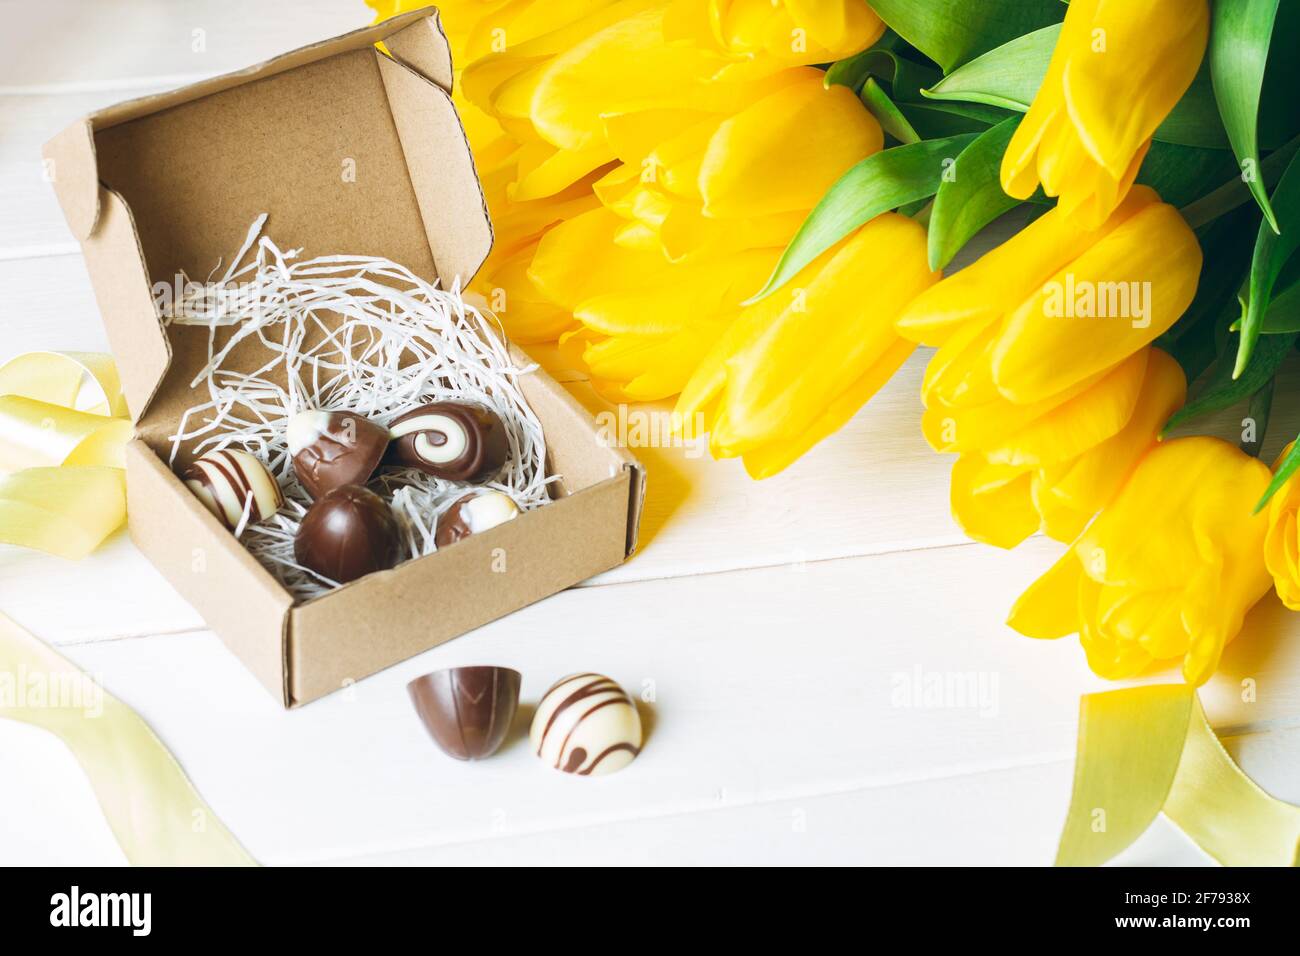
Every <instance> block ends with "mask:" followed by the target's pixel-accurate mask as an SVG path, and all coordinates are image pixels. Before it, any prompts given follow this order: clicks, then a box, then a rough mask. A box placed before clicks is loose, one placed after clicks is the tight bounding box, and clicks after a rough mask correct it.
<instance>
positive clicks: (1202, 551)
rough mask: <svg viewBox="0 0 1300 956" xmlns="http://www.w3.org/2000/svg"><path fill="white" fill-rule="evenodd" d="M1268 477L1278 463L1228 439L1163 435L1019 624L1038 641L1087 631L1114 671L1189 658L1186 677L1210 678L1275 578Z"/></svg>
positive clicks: (1128, 672) (1028, 604)
mask: <svg viewBox="0 0 1300 956" xmlns="http://www.w3.org/2000/svg"><path fill="white" fill-rule="evenodd" d="M1268 483H1269V470H1268V468H1267V466H1265V465H1264V464H1263V463H1261V462H1260V461H1258V460H1257V459H1255V458H1251V457H1250V456H1249V455H1246V454H1244V453H1242V452H1240V451H1238V450H1237V449H1236V448H1235V447H1233V446H1232V445H1229V444H1228V443H1227V442H1224V441H1220V440H1219V439H1217V438H1205V437H1196V438H1180V439H1175V440H1173V441H1168V442H1162V443H1161V444H1159V445H1157V446H1156V447H1155V448H1154V449H1153V450H1152V451H1151V452H1150V453H1149V454H1148V455H1147V456H1146V457H1145V458H1143V459H1142V461H1141V462H1140V463H1139V464H1138V466H1137V469H1136V470H1135V471H1134V472H1133V475H1132V477H1130V478H1129V480H1128V482H1127V483H1126V484H1125V485H1124V487H1123V488H1122V489H1121V491H1120V493H1119V496H1118V497H1117V498H1116V499H1115V501H1114V502H1113V503H1112V504H1111V505H1110V506H1108V507H1107V508H1106V509H1105V510H1104V511H1102V513H1101V515H1100V516H1099V517H1098V518H1097V520H1096V521H1095V522H1093V524H1092V525H1091V526H1090V527H1089V528H1088V530H1087V531H1085V532H1084V533H1083V535H1082V536H1081V537H1080V538H1079V540H1078V541H1076V542H1075V543H1074V544H1073V545H1072V546H1071V548H1070V550H1069V551H1067V552H1066V554H1065V555H1064V557H1062V558H1061V560H1060V561H1058V562H1057V563H1056V564H1055V565H1054V566H1053V567H1052V568H1051V570H1049V571H1048V572H1047V573H1046V574H1045V575H1043V576H1042V577H1041V578H1039V579H1038V581H1036V582H1035V583H1034V584H1033V585H1031V586H1030V587H1029V589H1028V590H1027V591H1025V593H1024V594H1023V595H1021V597H1020V599H1019V600H1018V601H1017V602H1016V604H1015V607H1013V608H1012V610H1011V616H1010V618H1009V620H1008V623H1009V624H1010V625H1011V626H1012V627H1013V628H1015V629H1016V630H1017V631H1019V632H1020V633H1022V634H1025V635H1026V636H1029V637H1038V638H1057V637H1064V636H1066V635H1069V634H1075V633H1077V634H1078V635H1079V639H1080V641H1081V643H1082V644H1083V649H1084V651H1085V652H1086V654H1087V656H1088V664H1089V666H1090V667H1091V668H1092V669H1093V670H1094V671H1095V672H1096V673H1097V674H1099V675H1100V676H1102V677H1105V678H1108V679H1112V680H1119V679H1123V678H1126V677H1132V676H1134V675H1136V674H1138V673H1139V672H1141V671H1142V670H1143V669H1145V668H1146V667H1147V666H1148V665H1150V664H1151V663H1152V662H1153V661H1164V660H1172V659H1178V658H1182V661H1183V678H1184V679H1185V680H1186V681H1187V682H1188V683H1189V684H1193V685H1200V684H1203V683H1205V681H1206V680H1208V679H1209V677H1210V675H1211V674H1213V673H1214V671H1215V669H1216V668H1217V667H1218V664H1219V659H1220V657H1221V655H1222V653H1223V648H1224V645H1226V644H1227V643H1228V642H1229V641H1231V640H1232V639H1233V638H1234V637H1235V636H1236V635H1237V633H1238V631H1240V630H1241V625H1242V621H1243V619H1244V617H1245V615H1246V612H1247V611H1248V610H1250V608H1251V607H1252V606H1253V605H1254V604H1255V602H1256V601H1258V600H1259V599H1260V598H1261V597H1262V596H1263V595H1264V594H1265V593H1266V592H1267V591H1268V589H1269V585H1270V583H1271V582H1270V579H1269V573H1268V569H1267V568H1266V567H1265V564H1264V540H1265V535H1266V533H1267V531H1268V524H1269V522H1268V517H1267V516H1266V515H1263V514H1259V515H1253V516H1252V515H1251V509H1252V508H1253V507H1254V505H1255V502H1256V501H1257V500H1258V499H1259V496H1260V495H1261V494H1263V492H1264V489H1265V488H1266V487H1267V486H1268Z"/></svg>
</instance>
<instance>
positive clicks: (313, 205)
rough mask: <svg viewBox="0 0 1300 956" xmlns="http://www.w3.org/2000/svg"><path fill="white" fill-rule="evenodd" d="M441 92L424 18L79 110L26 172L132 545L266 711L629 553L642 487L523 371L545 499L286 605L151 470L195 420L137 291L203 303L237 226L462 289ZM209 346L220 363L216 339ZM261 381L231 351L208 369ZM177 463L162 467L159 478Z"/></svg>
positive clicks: (475, 217)
mask: <svg viewBox="0 0 1300 956" xmlns="http://www.w3.org/2000/svg"><path fill="white" fill-rule="evenodd" d="M380 40H382V41H384V44H385V47H386V49H387V50H388V53H389V54H391V56H389V55H385V54H384V53H382V52H380V51H379V50H378V49H377V48H376V47H375V43H376V42H377V41H380ZM451 81H452V65H451V55H450V51H449V48H448V45H447V41H446V38H445V36H444V35H443V33H442V29H441V26H440V24H439V20H438V14H437V11H436V9H434V8H432V7H429V8H425V9H423V10H418V11H414V12H411V13H407V14H404V15H401V16H398V17H395V18H393V19H391V20H388V21H385V22H383V23H380V24H376V25H374V26H371V27H367V28H365V29H362V30H357V31H355V32H353V33H349V34H347V35H345V36H342V37H339V38H336V39H333V40H327V41H324V42H321V43H316V44H313V45H311V46H308V47H304V48H302V49H300V50H296V51H294V52H292V53H287V54H285V55H283V56H279V57H276V58H275V59H273V60H269V61H267V62H265V63H262V64H260V65H258V66H255V67H251V68H250V69H247V70H241V71H239V72H236V73H230V74H227V75H225V76H220V77H216V78H214V79H210V80H205V81H203V82H201V83H197V84H194V85H192V86H188V87H185V88H183V89H180V90H176V91H173V92H169V93H163V94H159V95H156V96H149V97H145V98H142V99H137V100H132V101H130V102H127V103H123V104H120V105H118V106H114V107H110V108H109V109H106V110H101V111H100V112H98V113H94V114H92V115H91V116H89V117H87V118H86V119H85V120H83V121H81V122H78V123H75V124H73V125H72V126H70V127H69V128H68V129H66V130H64V131H63V132H62V133H60V134H59V135H58V136H56V137H55V138H54V139H53V140H51V141H50V142H49V143H48V144H47V145H46V148H45V155H46V157H47V159H48V160H49V161H50V162H51V163H52V173H53V178H54V183H55V188H56V191H57V193H58V197H59V202H60V204H61V205H62V207H63V210H64V213H65V215H66V217H67V220H68V223H69V225H70V226H71V228H72V230H73V232H74V233H75V234H76V236H77V238H78V239H79V240H80V241H81V244H82V248H83V250H84V253H85V257H86V263H87V267H88V269H89V272H90V276H91V282H92V285H93V286H94V289H95V295H96V299H97V300H98V303H99V306H100V311H101V312H102V313H103V316H104V322H105V325H106V327H107V330H108V336H109V342H110V344H111V346H112V349H113V353H114V356H115V358H116V359H117V362H118V366H119V370H120V373H121V378H122V384H123V390H124V392H125V394H126V399H127V404H128V406H129V408H130V411H131V413H132V416H133V418H134V420H135V422H136V431H137V440H136V441H133V442H132V443H131V444H130V446H128V448H127V453H126V465H127V493H128V512H129V514H130V530H131V535H132V537H133V539H134V540H135V541H136V543H137V544H138V545H139V546H140V548H141V550H143V551H144V552H145V553H146V554H147V555H148V556H149V558H150V559H151V560H152V561H153V563H154V564H155V565H156V566H157V567H158V568H159V569H160V570H161V571H162V572H163V574H164V575H165V576H166V577H167V578H168V580H169V581H171V583H172V584H173V585H175V586H176V588H177V589H178V590H179V591H180V592H181V593H182V594H183V595H184V596H185V597H186V598H187V599H188V600H189V601H190V602H191V603H192V604H194V606H195V607H196V608H197V609H198V610H199V612H200V613H201V614H202V615H203V617H204V619H205V620H206V621H207V623H208V625H209V626H210V627H211V628H212V629H213V630H214V631H216V632H217V634H218V635H219V636H220V637H221V639H222V640H223V641H224V642H225V643H226V644H227V645H228V646H229V647H230V648H231V650H232V651H234V652H235V653H236V654H237V655H238V656H239V657H240V658H241V660H243V662H244V663H245V665H246V666H248V668H249V669H250V670H251V671H252V672H253V673H254V675H255V676H256V677H257V678H258V679H259V680H260V681H261V682H262V683H263V684H264V685H266V686H267V688H268V689H269V690H270V691H271V692H272V693H273V694H275V695H276V696H277V697H279V698H280V699H281V701H282V702H283V703H284V704H285V705H286V706H293V705H296V704H300V703H304V702H306V701H309V700H312V699H315V698H317V697H320V696H322V695H323V694H326V693H329V692H330V691H332V690H335V689H338V688H339V687H340V686H345V685H346V684H347V683H349V682H350V681H352V680H356V679H360V678H361V677H364V676H366V675H367V674H369V673H373V672H374V671H376V670H379V669H381V668H383V667H387V666H389V665H390V664H393V663H396V662H397V661H400V660H403V659H405V658H406V657H409V656H411V655H413V654H416V653H419V652H420V651H423V650H425V649H427V648H429V647H432V646H434V645H435V644H438V643H440V642H442V641H444V640H447V639H449V638H451V637H455V636H457V635H459V634H461V633H464V632H465V631H467V630H469V629H471V628H474V627H477V626H479V625H481V624H484V623H486V622H487V621H490V620H493V619H495V618H497V617H500V616H501V615H503V614H506V613H509V612H510V611H513V610H515V609H517V608H519V607H522V606H524V605H525V604H528V603H530V602H532V601H535V600H538V599H539V598H542V597H545V596H546V595H548V594H552V593H554V592H555V591H558V590H560V589H562V588H564V587H568V586H570V585H572V584H576V583H577V582H578V581H581V580H583V579H585V578H587V577H590V576H591V575H593V574H596V573H598V572H600V571H603V570H606V569H607V568H609V567H613V566H614V565H616V564H618V563H620V562H621V561H622V560H624V558H625V557H626V556H627V555H628V554H630V553H631V551H632V549H633V548H634V547H635V542H636V529H637V524H638V521H639V516H640V506H641V500H642V495H643V489H644V475H643V472H642V471H641V470H640V468H639V466H638V465H637V463H636V461H635V459H634V458H632V456H631V455H629V454H628V453H627V452H626V451H623V450H622V449H619V448H612V447H609V446H608V445H607V444H606V443H605V442H603V441H601V438H600V435H599V432H598V430H597V429H596V426H595V423H594V422H593V421H592V419H591V416H590V415H589V414H587V413H586V411H585V410H583V409H582V408H581V407H580V406H579V405H578V404H577V403H576V402H575V401H574V400H573V398H572V396H570V395H569V394H568V393H567V392H565V391H564V389H563V388H561V387H560V386H559V385H557V384H556V383H555V382H554V381H553V380H552V379H550V377H549V376H547V375H546V374H545V373H544V372H541V371H535V372H532V373H530V374H528V375H524V376H522V377H521V379H520V387H521V389H522V390H523V393H524V397H525V398H526V400H527V401H528V402H529V403H530V405H532V407H533V410H534V411H535V412H536V413H537V415H538V417H539V419H540V420H541V421H542V425H543V428H544V429H545V431H546V438H547V448H548V457H549V459H550V461H549V463H548V464H549V465H550V468H551V470H552V471H553V472H555V473H559V474H560V475H562V477H563V487H562V488H561V490H560V491H561V497H560V498H559V500H556V501H554V502H552V503H551V504H549V505H547V506H546V507H544V508H539V509H536V510H533V511H529V512H526V513H525V514H524V515H522V516H521V517H520V518H518V519H516V520H515V521H511V522H507V523H506V524H505V525H502V526H500V527H497V528H494V529H491V530H490V531H487V532H484V533H482V534H480V535H475V536H472V537H471V538H469V539H467V540H466V541H463V542H461V543H459V544H458V545H456V546H455V547H454V548H449V549H446V550H445V551H440V552H438V553H436V554H433V555H429V556H427V557H423V558H419V559H415V560H412V561H407V562H404V563H403V564H401V565H398V566H397V567H396V568H394V569H393V570H391V571H384V572H377V573H375V574H371V575H367V576H366V577H364V578H362V579H360V580H358V581H354V582H352V583H350V584H348V585H345V586H344V587H342V588H339V589H337V590H335V591H332V592H330V593H329V594H326V595H323V596H321V597H318V598H315V599H313V600H311V601H307V602H304V603H295V602H294V600H293V597H292V595H290V594H289V592H288V591H286V590H285V589H284V588H283V587H282V586H281V585H280V584H279V582H278V581H276V580H275V578H274V577H273V576H272V575H271V574H270V572H269V571H267V569H266V568H264V567H262V566H261V565H260V564H259V563H258V562H257V561H256V560H255V559H254V558H253V557H252V555H251V554H249V553H248V551H247V550H246V549H245V548H244V547H243V546H242V545H241V544H240V543H239V542H238V541H237V540H236V539H235V538H234V537H232V536H231V535H230V534H229V533H228V532H226V531H225V529H224V528H222V526H221V525H220V523H219V522H218V521H217V520H216V518H215V517H213V516H212V515H211V514H209V513H208V512H207V511H206V510H205V509H204V508H203V506H202V505H201V504H200V503H199V502H198V500H197V499H196V498H195V497H194V496H193V495H192V494H190V493H189V492H188V490H187V489H186V488H185V487H184V485H183V484H182V483H181V482H180V480H179V479H178V478H177V476H176V474H175V473H174V472H173V471H172V470H171V469H170V468H169V467H168V466H167V464H166V463H165V460H166V456H167V453H168V450H169V443H168V440H167V439H168V437H169V436H170V435H172V434H174V433H175V432H176V430H177V425H178V423H179V422H180V421H181V418H182V416H183V415H184V414H185V413H186V411H187V410H188V409H190V408H191V407H193V406H194V405H196V404H198V403H199V401H200V400H203V399H206V398H207V397H208V396H207V393H206V392H203V393H201V394H200V393H197V392H196V391H195V390H194V389H192V388H191V387H190V382H191V381H192V380H193V378H194V376H195V373H196V372H197V371H198V370H199V369H200V368H201V367H202V366H203V365H204V364H205V363H206V360H207V348H208V334H209V333H208V330H207V329H204V328H199V327H195V326H178V325H172V326H170V327H164V326H163V324H162V323H161V321H160V319H159V317H158V312H157V308H156V303H155V296H156V295H157V294H158V284H159V283H161V284H163V286H164V287H166V286H171V287H174V286H175V284H176V282H177V281H178V277H179V276H181V275H182V274H183V275H185V276H188V277H189V278H190V279H192V280H196V281H203V280H205V279H206V278H207V277H208V275H209V274H210V273H211V272H212V271H213V270H214V267H215V266H217V264H218V263H224V260H223V257H227V256H230V255H232V254H233V253H234V252H235V251H236V250H237V249H238V248H239V247H240V245H241V244H242V242H243V240H244V237H245V235H246V233H247V231H248V228H249V225H250V224H251V223H252V222H253V221H254V220H255V219H256V218H257V217H258V216H259V215H260V214H262V213H268V214H269V219H268V221H267V223H266V227H265V229H264V232H265V234H266V235H269V236H270V237H271V238H273V239H274V240H275V241H276V243H277V244H278V245H279V246H280V247H281V248H283V249H290V248H298V249H300V250H301V255H302V256H303V257H311V256H316V255H330V254H341V253H346V254H361V255H377V256H384V257H387V258H388V259H391V260H393V261H394V262H400V263H402V264H404V265H405V266H407V267H408V268H409V269H410V270H411V271H412V272H414V273H416V274H418V275H421V276H423V277H425V278H426V279H432V278H433V277H435V276H436V277H437V278H439V279H440V280H441V282H442V284H443V286H444V287H445V288H449V287H451V286H452V285H453V284H455V283H460V284H461V285H462V286H463V285H465V284H467V283H468V282H469V280H470V279H471V278H472V277H473V275H474V273H475V272H476V271H477V269H478V268H479V266H480V265H481V264H482V262H483V260H484V258H485V257H486V256H487V254H488V251H489V250H490V248H491V244H492V228H491V224H490V221H489V219H488V213H487V209H486V204H485V202H484V199H483V192H482V188H481V186H480V184H479V181H478V177H477V174H476V172H475V169H474V164H473V159H472V157H471V154H470V150H469V144H468V142H467V141H466V138H465V133H464V130H463V128H462V127H461V124H460V120H459V117H458V116H457V114H456V111H455V108H454V107H453V106H452V102H451V97H450V93H449V91H450V88H451ZM224 267H225V266H224V264H223V266H222V269H223V270H224ZM216 334H217V344H218V347H220V345H221V344H222V342H223V340H224V337H226V336H229V335H230V334H233V329H226V330H219V331H218V332H217V333H216ZM514 355H515V357H516V359H517V361H519V362H520V364H524V363H526V361H527V360H526V357H524V356H523V355H522V353H520V352H518V351H517V350H514ZM264 361H265V352H264V351H263V350H262V348H261V346H260V344H259V343H258V342H257V341H256V337H250V338H249V339H248V340H246V341H245V342H243V343H241V344H240V345H239V346H238V348H237V349H236V350H235V351H234V352H233V353H232V356H231V359H230V360H228V362H227V365H228V366H234V367H241V366H242V370H245V371H251V370H253V369H256V368H259V367H261V366H262V364H263V363H264ZM281 375H282V373H281ZM272 377H274V376H272ZM187 458H188V450H187V449H182V450H181V455H180V458H179V462H178V463H179V464H182V465H183V464H184V463H185V461H186V460H187ZM497 552H508V553H509V562H508V564H509V568H508V571H504V569H503V573H502V574H500V575H499V576H498V575H493V574H486V573H485V570H486V569H487V567H488V564H489V562H492V561H494V560H495V558H494V556H495V555H496V553H497ZM431 608H432V609H434V610H436V614H434V615H431V614H430V609H431Z"/></svg>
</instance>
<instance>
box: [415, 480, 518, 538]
mask: <svg viewBox="0 0 1300 956" xmlns="http://www.w3.org/2000/svg"><path fill="white" fill-rule="evenodd" d="M518 515H519V506H518V505H516V504H515V501H514V499H513V498H511V497H510V496H509V495H507V494H503V493H501V492H500V491H471V492H470V493H469V494H467V495H465V496H464V497H463V498H457V499H456V501H455V503H454V504H452V506H451V507H450V508H448V509H447V510H446V511H444V512H443V513H442V515H441V517H439V518H438V530H437V532H435V534H434V536H433V543H434V544H436V545H437V546H438V547H440V548H445V547H447V546H448V545H451V544H455V543H456V542H457V541H459V540H460V539H461V538H468V537H469V536H470V535H472V534H480V533H481V532H484V531H487V530H488V529H489V528H495V527H496V526H497V525H499V524H505V523H506V522H507V521H509V520H511V519H512V518H516V517H518Z"/></svg>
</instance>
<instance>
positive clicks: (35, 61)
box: [0, 0, 374, 95]
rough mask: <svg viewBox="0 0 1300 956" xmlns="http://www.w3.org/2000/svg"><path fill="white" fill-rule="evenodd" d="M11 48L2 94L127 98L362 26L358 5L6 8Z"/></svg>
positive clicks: (202, 0) (153, 3)
mask: <svg viewBox="0 0 1300 956" xmlns="http://www.w3.org/2000/svg"><path fill="white" fill-rule="evenodd" d="M0 16H2V17H3V18H4V22H5V30H6V33H7V34H8V36H10V37H12V38H13V39H14V40H15V41H21V42H13V43H9V44H7V45H6V50H5V56H4V57H3V58H0V95H3V94H7V93H12V92H16V91H19V92H20V91H23V90H31V89H33V88H35V89H37V90H42V89H47V88H51V87H53V88H55V89H80V88H86V87H96V88H105V87H110V88H115V89H123V90H130V89H132V88H133V87H135V86H138V85H140V84H141V83H143V82H148V81H149V80H151V79H153V78H157V77H164V78H167V79H168V81H169V82H170V83H171V85H178V84H179V83H180V82H187V81H190V80H192V79H197V78H199V77H202V76H212V75H214V74H217V73H227V72H229V71H231V70H239V69H243V68H244V67H246V66H251V65H253V64H254V63H258V62H260V61H262V60H265V59H268V58H270V57H272V56H275V55H276V54H279V53H283V52H284V51H286V50H291V49H294V48H295V47H299V46H305V45H306V44H308V43H314V42H315V41H317V40H324V39H328V38H329V37H332V36H336V35H338V34H340V33H346V32H348V31H349V30H353V29H356V28H357V27H361V26H364V25H365V24H367V23H369V22H370V21H371V20H372V19H373V18H374V12H373V11H372V10H371V9H370V8H369V7H367V6H366V5H365V4H364V3H363V2H362V0H277V2H275V3H265V2H263V0H186V2H185V3H158V2H157V0H113V2H112V3H85V2H84V0H42V2H41V3H30V2H28V0H4V2H3V3H0Z"/></svg>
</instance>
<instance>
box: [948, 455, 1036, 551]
mask: <svg viewBox="0 0 1300 956" xmlns="http://www.w3.org/2000/svg"><path fill="white" fill-rule="evenodd" d="M1030 479H1031V475H1030V473H1029V472H1028V471H1026V470H1025V469H1022V468H1010V467H1007V466H1005V465H996V464H991V463H990V462H988V461H985V460H984V459H983V458H981V457H980V456H979V455H962V456H961V457H960V458H958V459H957V462H956V463H955V464H954V465H953V468H952V479H951V482H950V490H949V501H950V503H951V506H952V514H953V517H954V518H956V519H957V523H958V524H959V525H961V528H962V530H963V531H965V532H966V534H967V535H968V536H969V537H970V538H972V539H974V540H975V541H982V542H984V543H985V544H991V545H993V546H994V547H998V548H1014V547H1015V546H1016V545H1018V544H1020V542H1022V541H1024V540H1025V539H1026V538H1028V537H1029V536H1030V535H1031V534H1033V533H1034V532H1035V531H1037V530H1038V524H1039V519H1038V512H1037V511H1035V510H1034V504H1033V499H1032V497H1031V495H1030Z"/></svg>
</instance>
